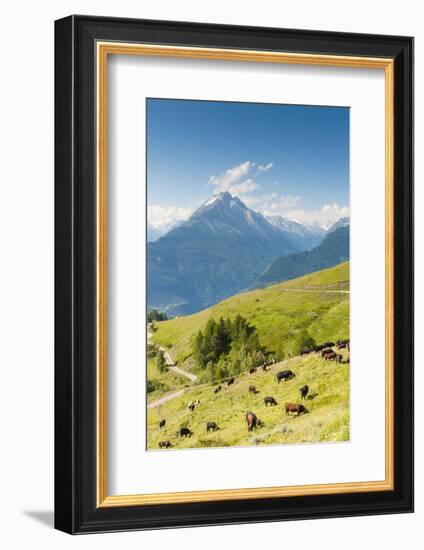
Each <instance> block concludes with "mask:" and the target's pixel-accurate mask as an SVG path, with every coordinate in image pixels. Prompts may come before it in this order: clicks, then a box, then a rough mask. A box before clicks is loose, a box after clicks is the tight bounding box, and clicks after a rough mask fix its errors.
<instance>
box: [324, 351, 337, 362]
mask: <svg viewBox="0 0 424 550" xmlns="http://www.w3.org/2000/svg"><path fill="white" fill-rule="evenodd" d="M335 359H337V353H336V352H335V351H333V350H331V353H327V354H325V355H324V360H325V361H334V360H335Z"/></svg>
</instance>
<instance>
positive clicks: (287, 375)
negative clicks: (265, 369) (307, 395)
mask: <svg viewBox="0 0 424 550" xmlns="http://www.w3.org/2000/svg"><path fill="white" fill-rule="evenodd" d="M275 376H276V378H277V382H278V383H280V382H281V380H284V381H287V380H291V379H292V378H295V377H296V375H295V373H294V372H293V371H291V370H282V371H280V372H277V374H276V375H275Z"/></svg>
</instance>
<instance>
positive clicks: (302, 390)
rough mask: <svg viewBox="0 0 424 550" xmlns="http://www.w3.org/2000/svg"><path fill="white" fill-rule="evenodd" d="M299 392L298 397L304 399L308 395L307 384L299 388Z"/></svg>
mask: <svg viewBox="0 0 424 550" xmlns="http://www.w3.org/2000/svg"><path fill="white" fill-rule="evenodd" d="M299 391H300V397H301V398H302V399H306V396H307V395H308V392H309V386H308V384H305V385H304V386H302V387H301V388H299Z"/></svg>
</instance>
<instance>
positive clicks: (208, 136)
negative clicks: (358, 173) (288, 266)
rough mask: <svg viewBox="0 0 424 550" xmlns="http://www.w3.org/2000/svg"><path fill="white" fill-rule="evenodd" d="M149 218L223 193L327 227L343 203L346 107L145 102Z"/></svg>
mask: <svg viewBox="0 0 424 550" xmlns="http://www.w3.org/2000/svg"><path fill="white" fill-rule="evenodd" d="M147 191H148V192H147V196H148V217H149V223H151V225H153V226H155V227H157V228H159V229H160V228H165V227H166V226H167V225H169V224H172V223H174V222H175V221H177V220H179V219H185V218H187V217H188V216H189V215H190V213H191V212H192V211H193V210H195V209H196V208H197V207H198V206H199V205H200V204H201V203H202V202H203V201H204V200H205V199H207V198H208V197H210V196H211V195H213V194H216V193H218V192H220V191H229V192H230V193H232V194H233V195H237V196H238V197H239V198H240V199H241V200H243V201H244V202H245V203H246V204H247V206H249V207H251V208H253V209H254V210H258V211H261V212H263V213H264V214H266V215H276V214H281V215H283V216H286V217H288V218H291V219H295V220H297V221H300V222H304V223H319V224H320V225H324V226H325V225H329V224H331V223H333V222H334V221H336V220H337V219H338V218H340V217H341V216H344V215H348V207H349V109H348V108H346V107H316V106H300V105H270V104H258V103H233V102H220V101H216V102H215V101H191V100H172V99H170V100H164V99H148V100H147Z"/></svg>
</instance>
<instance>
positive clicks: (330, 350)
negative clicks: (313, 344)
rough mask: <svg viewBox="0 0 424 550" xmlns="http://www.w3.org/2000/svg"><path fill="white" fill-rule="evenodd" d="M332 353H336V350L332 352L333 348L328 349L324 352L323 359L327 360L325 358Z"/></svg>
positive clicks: (322, 353)
mask: <svg viewBox="0 0 424 550" xmlns="http://www.w3.org/2000/svg"><path fill="white" fill-rule="evenodd" d="M330 353H334V350H332V349H331V348H326V349H324V350H322V352H321V357H323V358H325V356H326V355H329V354H330Z"/></svg>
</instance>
